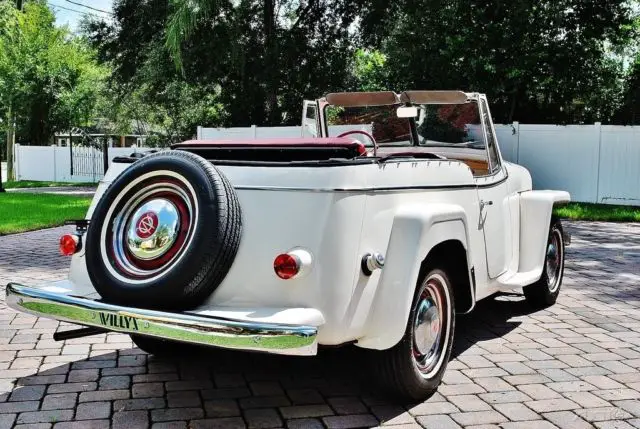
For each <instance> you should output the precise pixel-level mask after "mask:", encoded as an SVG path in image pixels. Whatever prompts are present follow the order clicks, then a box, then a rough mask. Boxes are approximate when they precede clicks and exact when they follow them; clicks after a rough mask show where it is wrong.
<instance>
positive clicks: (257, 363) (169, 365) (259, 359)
mask: <svg viewBox="0 0 640 429" xmlns="http://www.w3.org/2000/svg"><path fill="white" fill-rule="evenodd" d="M531 312H532V310H531V309H530V308H529V307H528V306H527V304H526V303H525V302H524V300H523V299H522V297H521V296H518V295H500V296H496V297H491V298H488V299H486V300H483V301H481V302H480V303H478V306H477V307H476V309H475V310H474V311H473V312H472V313H470V314H468V315H459V316H458V318H457V329H456V339H455V343H454V349H453V355H452V358H451V359H452V360H453V361H455V359H456V358H457V357H459V356H460V355H462V354H464V353H465V351H466V350H468V349H469V347H472V346H474V345H477V344H478V343H480V344H481V343H482V342H483V341H487V340H492V339H496V338H499V337H501V336H503V335H505V334H507V333H508V332H510V331H512V330H513V329H515V328H517V327H518V326H519V324H520V322H519V321H518V320H517V319H518V318H519V317H521V316H525V315H527V314H530V313H531ZM513 319H516V320H513ZM182 352H183V356H182V357H180V358H160V357H156V356H151V355H147V354H146V353H144V352H143V351H141V350H140V349H138V348H131V349H121V350H118V351H116V352H107V351H105V353H104V354H99V355H95V356H92V357H90V358H88V359H85V360H77V361H74V362H71V363H63V364H60V365H58V366H55V367H50V368H49V369H47V370H44V371H41V372H38V373H35V374H32V375H28V376H25V377H22V378H21V379H19V380H18V383H17V386H16V388H15V389H14V390H13V392H11V393H10V394H9V393H6V394H4V395H2V397H0V403H2V402H5V401H6V402H5V404H9V405H5V407H7V406H8V407H11V405H10V404H11V403H14V405H15V407H16V408H15V412H16V413H19V414H18V415H17V421H16V422H17V423H28V422H31V421H35V420H34V419H36V420H37V419H41V418H51V419H53V420H54V421H63V420H70V419H71V420H73V419H79V418H81V416H80V414H78V413H80V411H78V410H80V409H82V410H84V411H82V413H85V412H86V413H89V415H91V412H96V413H98V411H96V410H97V409H98V408H99V407H102V409H105V410H106V409H108V410H109V411H108V414H109V415H108V416H107V415H106V414H107V412H106V411H103V413H104V414H103V415H101V414H99V413H98V414H95V415H96V416H97V417H96V418H105V419H109V418H111V417H112V416H113V414H114V413H118V412H121V411H134V410H144V412H143V413H142V414H144V413H147V418H148V419H150V420H151V421H154V420H159V419H162V418H165V417H166V413H167V412H168V410H172V411H171V412H172V413H175V414H176V419H178V420H197V419H204V418H218V417H234V416H238V417H239V416H244V418H245V420H246V419H248V417H247V410H253V409H263V408H272V409H274V412H275V409H279V410H280V413H276V415H278V416H280V415H281V416H282V417H283V418H285V419H288V418H293V417H292V416H295V415H296V413H297V412H298V409H296V408H295V406H310V407H311V408H308V409H307V412H310V413H311V414H314V413H315V414H314V416H315V417H322V416H324V415H327V414H333V413H334V412H335V413H337V414H359V415H369V416H370V419H374V416H375V419H377V420H378V421H385V422H389V420H394V421H404V420H406V419H407V418H409V419H411V418H410V417H408V414H407V410H408V409H410V408H412V407H414V406H415V405H417V404H414V403H408V402H403V401H397V400H394V398H392V397H388V396H386V395H385V394H384V393H383V389H382V388H381V387H380V386H378V385H377V384H376V383H375V381H376V374H375V373H372V372H370V371H368V367H367V365H366V363H367V352H366V351H365V350H362V349H358V348H357V347H353V346H351V347H340V348H324V349H322V350H321V351H320V353H319V354H318V356H315V357H290V356H277V355H267V354H262V353H247V352H234V351H227V350H211V349H208V350H207V349H201V348H196V347H184V350H183V351H182ZM439 400H440V401H443V400H444V399H442V398H441V397H440V399H439ZM427 402H429V401H427ZM98 403H99V404H98ZM107 403H110V405H106V404H107ZM83 404H84V405H83ZM90 404H94V405H95V407H97V408H95V407H94V406H93V405H90ZM72 409H75V410H76V411H75V413H74V412H72ZM187 409H188V411H187ZM39 410H40V411H39ZM175 410H177V411H175ZM36 412H40V413H41V414H40V415H36V414H33V413H36ZM300 412H302V411H300ZM42 413H44V414H42ZM100 416H102V417H100ZM307 417H313V416H307ZM167 418H168V417H167ZM277 418H280V417H277ZM375 419H374V420H375ZM371 422H372V423H371V425H372V426H375V424H373V420H371ZM365 426H370V425H369V424H365Z"/></svg>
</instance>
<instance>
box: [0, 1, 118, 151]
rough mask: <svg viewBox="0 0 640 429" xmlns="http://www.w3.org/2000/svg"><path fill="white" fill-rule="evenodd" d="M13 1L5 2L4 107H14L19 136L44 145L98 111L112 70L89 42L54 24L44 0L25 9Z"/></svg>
mask: <svg viewBox="0 0 640 429" xmlns="http://www.w3.org/2000/svg"><path fill="white" fill-rule="evenodd" d="M12 3H13V2H8V1H6V0H2V1H1V2H0V15H2V17H3V18H2V19H3V21H4V22H3V26H2V28H4V30H3V31H2V32H1V33H0V106H2V107H0V109H2V110H4V111H5V112H7V111H8V109H9V108H11V109H12V116H14V117H15V121H16V127H17V135H18V139H19V140H21V141H23V142H27V143H31V144H39V145H43V144H47V143H49V142H50V139H51V137H52V136H53V134H54V133H55V132H56V131H60V130H64V129H67V128H68V127H69V126H71V125H79V124H81V123H83V122H86V121H87V120H88V119H89V118H91V117H92V116H93V113H94V112H93V109H94V106H95V105H96V103H97V99H98V97H99V94H100V91H101V88H102V83H103V82H104V79H105V77H106V75H107V71H106V69H104V68H103V67H101V66H99V65H98V64H97V63H96V61H95V58H94V53H93V52H92V51H91V49H90V48H89V46H88V45H87V44H86V43H84V42H83V41H82V40H81V39H78V38H75V37H72V36H71V35H70V34H69V32H68V31H67V30H66V28H56V27H55V25H54V21H55V18H54V16H53V14H52V12H51V11H50V9H49V8H48V7H47V6H46V3H45V2H40V1H30V2H27V3H26V4H25V5H24V11H22V12H20V11H18V10H16V9H15V8H14V6H13V4H12ZM5 126H6V123H5Z"/></svg>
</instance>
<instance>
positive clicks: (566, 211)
mask: <svg viewBox="0 0 640 429" xmlns="http://www.w3.org/2000/svg"><path fill="white" fill-rule="evenodd" d="M554 213H555V214H556V215H557V216H559V217H561V218H564V219H571V220H599V221H608V222H640V207H634V206H614V205H608V204H590V203H569V204H567V205H566V206H562V207H558V208H556V209H555V210H554Z"/></svg>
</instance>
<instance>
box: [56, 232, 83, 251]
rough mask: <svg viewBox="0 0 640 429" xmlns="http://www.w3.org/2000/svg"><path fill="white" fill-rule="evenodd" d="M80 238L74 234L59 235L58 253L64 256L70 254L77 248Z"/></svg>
mask: <svg viewBox="0 0 640 429" xmlns="http://www.w3.org/2000/svg"><path fill="white" fill-rule="evenodd" d="M79 242H80V239H79V238H78V236H77V235H75V234H65V235H63V236H62V237H60V253H62V254H63V255H64V256H71V255H73V254H74V253H76V250H78V243H79Z"/></svg>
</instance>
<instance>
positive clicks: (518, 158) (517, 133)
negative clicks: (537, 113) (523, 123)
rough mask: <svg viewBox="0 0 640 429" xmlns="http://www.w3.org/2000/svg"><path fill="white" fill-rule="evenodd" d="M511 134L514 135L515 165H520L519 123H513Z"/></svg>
mask: <svg viewBox="0 0 640 429" xmlns="http://www.w3.org/2000/svg"><path fill="white" fill-rule="evenodd" d="M512 127H513V132H514V133H515V134H516V164H519V163H520V122H518V121H514V122H513V125H512Z"/></svg>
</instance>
